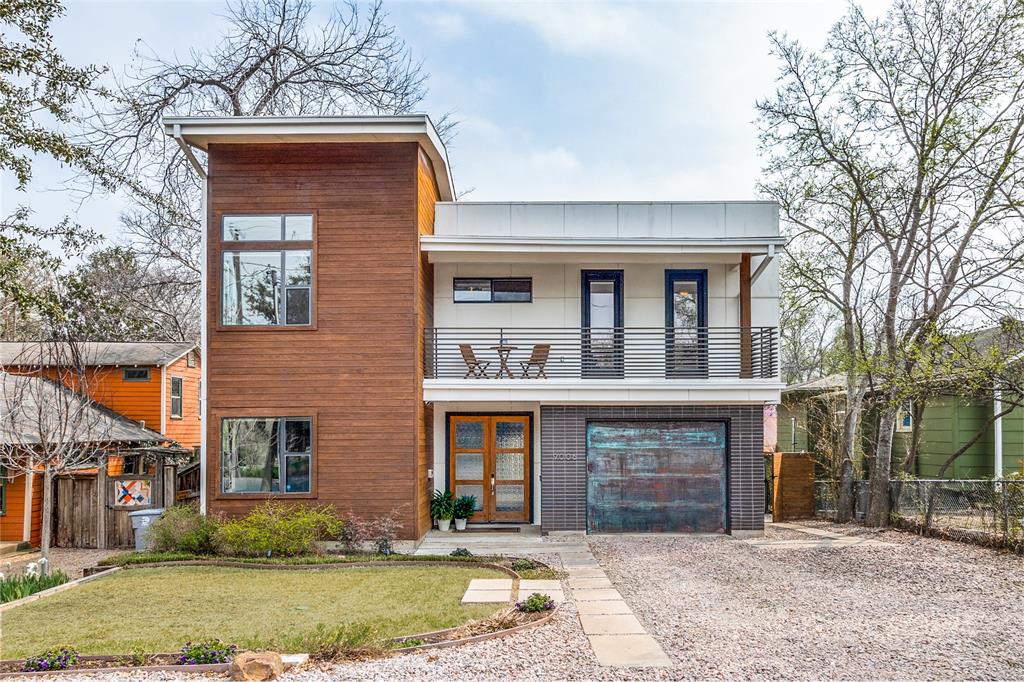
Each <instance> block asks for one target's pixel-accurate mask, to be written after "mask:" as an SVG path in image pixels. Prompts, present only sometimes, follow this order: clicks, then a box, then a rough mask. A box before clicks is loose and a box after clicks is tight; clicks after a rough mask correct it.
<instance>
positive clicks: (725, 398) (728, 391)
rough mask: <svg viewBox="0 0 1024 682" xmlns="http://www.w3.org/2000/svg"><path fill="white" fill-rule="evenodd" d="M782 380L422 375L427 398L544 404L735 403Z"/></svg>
mask: <svg viewBox="0 0 1024 682" xmlns="http://www.w3.org/2000/svg"><path fill="white" fill-rule="evenodd" d="M784 386H785V384H784V383H782V382H780V381H778V380H777V379H744V380H739V379H736V380H704V381H699V380H694V381H685V380H680V381H668V380H667V381H631V380H620V381H594V382H590V381H586V382H581V381H579V380H557V379H541V380H536V381H532V380H529V379H526V380H522V379H516V380H488V381H486V382H483V381H480V380H465V381H459V380H445V379H426V380H424V382H423V399H424V400H426V401H428V402H444V401H460V402H461V401H481V402H510V401H516V402H540V403H546V404H563V403H578V404H594V403H602V404H640V403H690V404H708V403H717V404H735V403H765V402H779V401H780V397H781V391H782V388H783V387H784Z"/></svg>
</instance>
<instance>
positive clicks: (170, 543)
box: [148, 505, 222, 554]
mask: <svg viewBox="0 0 1024 682" xmlns="http://www.w3.org/2000/svg"><path fill="white" fill-rule="evenodd" d="M148 538H149V541H150V545H151V547H152V549H153V550H154V551H157V552H187V553H189V554H216V553H217V552H218V551H220V547H221V544H222V543H221V539H220V524H219V523H217V521H215V520H214V519H212V518H210V517H208V516H203V515H202V514H200V513H199V511H198V510H197V509H195V508H194V507H192V506H191V505H184V506H180V507H171V508H170V509H168V510H167V511H165V512H164V513H163V514H161V515H160V518H159V519H157V520H156V521H154V522H153V525H151V526H150V527H149V532H148Z"/></svg>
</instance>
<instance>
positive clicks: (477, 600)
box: [462, 589, 512, 604]
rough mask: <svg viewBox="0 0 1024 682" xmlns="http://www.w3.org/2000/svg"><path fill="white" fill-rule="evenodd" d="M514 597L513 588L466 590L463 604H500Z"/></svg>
mask: <svg viewBox="0 0 1024 682" xmlns="http://www.w3.org/2000/svg"><path fill="white" fill-rule="evenodd" d="M511 599H512V590H511V589H508V590H466V594H464V595H462V603H463V604H500V603H503V602H509V601H511Z"/></svg>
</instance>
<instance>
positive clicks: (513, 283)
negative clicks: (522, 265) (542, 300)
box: [452, 277, 533, 303]
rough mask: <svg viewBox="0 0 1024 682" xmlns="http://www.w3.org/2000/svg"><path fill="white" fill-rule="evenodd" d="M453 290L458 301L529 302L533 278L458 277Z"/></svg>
mask: <svg viewBox="0 0 1024 682" xmlns="http://www.w3.org/2000/svg"><path fill="white" fill-rule="evenodd" d="M452 290H453V291H454V300H455V302H456V303H529V302H531V301H532V300H533V280H532V279H530V278H529V277H456V278H455V279H454V281H453V286H452Z"/></svg>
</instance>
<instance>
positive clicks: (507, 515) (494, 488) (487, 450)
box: [448, 415, 532, 523]
mask: <svg viewBox="0 0 1024 682" xmlns="http://www.w3.org/2000/svg"><path fill="white" fill-rule="evenodd" d="M448 437H449V443H448V453H449V460H450V461H449V471H448V481H449V485H450V488H451V490H452V492H453V493H454V494H455V496H456V497H462V496H463V495H472V496H473V497H475V498H476V504H477V507H476V513H475V514H474V515H473V521H474V522H485V523H486V522H493V521H510V522H518V523H525V522H527V521H529V519H530V507H529V502H530V441H531V437H532V436H531V434H530V418H529V417H528V416H521V415H451V416H449V425H448Z"/></svg>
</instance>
